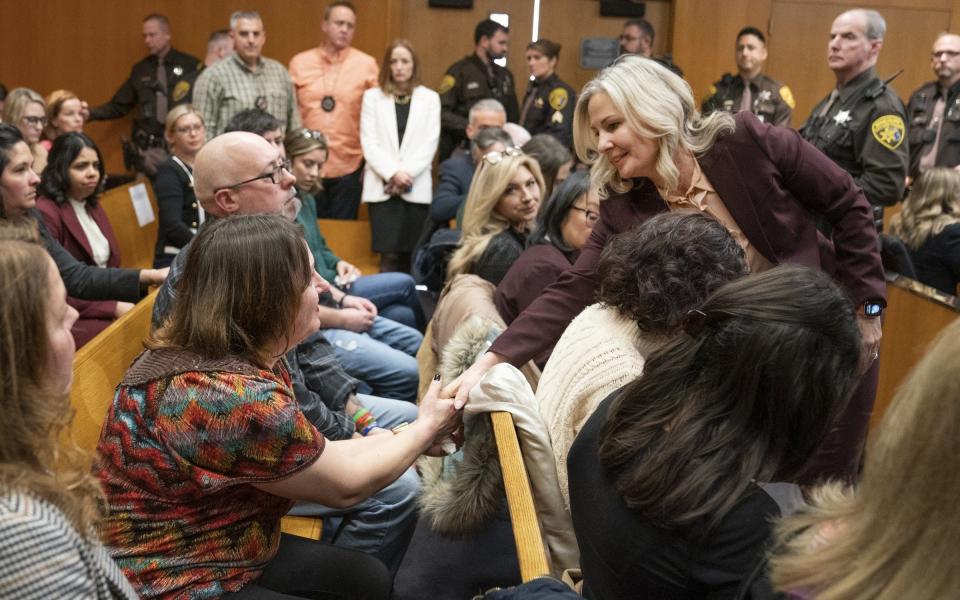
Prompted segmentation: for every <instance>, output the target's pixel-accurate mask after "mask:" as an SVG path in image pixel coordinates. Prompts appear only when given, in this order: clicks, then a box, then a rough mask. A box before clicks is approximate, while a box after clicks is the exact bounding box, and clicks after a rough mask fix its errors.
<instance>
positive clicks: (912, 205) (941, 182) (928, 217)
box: [890, 167, 960, 250]
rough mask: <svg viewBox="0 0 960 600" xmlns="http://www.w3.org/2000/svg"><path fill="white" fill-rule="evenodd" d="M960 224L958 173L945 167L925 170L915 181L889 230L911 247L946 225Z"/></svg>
mask: <svg viewBox="0 0 960 600" xmlns="http://www.w3.org/2000/svg"><path fill="white" fill-rule="evenodd" d="M956 223H960V173H958V172H956V171H954V170H953V169H950V168H947V167H935V168H933V169H930V170H929V171H924V172H923V174H922V175H920V177H918V178H917V180H916V181H915V182H914V184H913V187H912V188H911V190H910V195H909V196H907V199H906V200H904V202H903V206H902V207H901V208H900V212H899V213H897V214H896V215H894V217H893V219H892V220H891V221H890V233H892V234H893V235H895V236H897V237H898V238H900V239H901V240H903V242H904V243H905V244H906V245H907V246H909V247H910V248H912V249H914V250H919V249H920V246H922V245H923V243H924V242H926V241H927V240H928V239H929V238H931V237H933V236H935V235H937V234H938V233H940V232H941V231H943V228H944V227H946V226H947V225H953V224H956Z"/></svg>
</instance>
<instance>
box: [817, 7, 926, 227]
mask: <svg viewBox="0 0 960 600" xmlns="http://www.w3.org/2000/svg"><path fill="white" fill-rule="evenodd" d="M886 29H887V24H886V22H885V21H884V20H883V17H882V16H880V13H878V12H877V11H875V10H863V9H855V10H850V11H847V12H845V13H843V14H841V15H840V16H839V17H837V18H836V19H835V20H834V21H833V25H832V26H831V28H830V43H829V44H828V49H827V62H828V63H829V65H830V69H831V70H832V71H833V73H834V75H835V76H836V79H837V87H836V88H835V89H834V90H833V91H832V92H830V95H829V96H827V97H826V98H824V99H823V100H821V101H820V103H819V104H817V105H816V106H815V107H814V108H813V111H812V112H811V114H810V117H809V118H808V119H807V122H806V123H805V124H804V125H803V127H802V128H801V129H800V133H801V135H803V137H804V138H805V139H806V140H808V141H809V142H811V143H812V144H813V145H814V146H816V147H817V148H819V149H820V150H821V151H823V153H824V154H826V155H827V156H828V157H830V158H831V159H832V160H833V161H834V162H835V163H837V164H838V165H840V167H842V168H843V169H845V170H846V171H847V172H849V173H850V175H852V176H853V179H854V181H856V182H857V184H858V185H859V186H860V187H861V188H862V189H863V193H864V194H865V195H866V196H867V200H869V201H870V203H871V204H873V206H874V222H875V223H876V224H877V226H878V228H879V227H880V226H881V225H882V222H883V207H884V206H891V205H893V204H895V203H896V202H897V201H899V200H900V198H902V197H903V188H904V185H905V182H906V177H907V140H906V137H907V132H906V110H905V109H904V107H903V102H901V101H900V98H899V97H897V93H896V92H895V91H893V88H891V87H890V86H889V85H887V83H886V82H884V81H881V80H880V78H879V77H877V73H876V71H875V70H874V66H875V65H876V64H877V57H878V56H879V55H880V48H881V47H882V46H883V36H884V34H885V33H886Z"/></svg>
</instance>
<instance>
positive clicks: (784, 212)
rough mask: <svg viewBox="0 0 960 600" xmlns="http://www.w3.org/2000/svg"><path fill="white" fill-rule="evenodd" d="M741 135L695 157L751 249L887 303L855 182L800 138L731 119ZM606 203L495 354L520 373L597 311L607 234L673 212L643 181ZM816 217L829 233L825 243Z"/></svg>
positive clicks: (857, 296)
mask: <svg viewBox="0 0 960 600" xmlns="http://www.w3.org/2000/svg"><path fill="white" fill-rule="evenodd" d="M734 120H735V122H736V130H735V131H734V132H733V133H732V134H730V135H727V136H724V137H722V138H721V139H718V140H717V141H716V143H714V145H713V147H712V148H711V149H710V150H708V151H707V152H706V153H705V154H704V155H703V156H700V157H699V158H698V160H699V163H700V167H701V168H702V169H703V172H704V174H705V175H706V176H707V178H708V179H709V180H710V182H711V183H712V184H713V186H714V188H716V190H717V193H718V194H719V195H720V198H721V199H722V200H723V203H724V205H725V206H726V207H727V209H728V210H729V211H730V214H731V215H732V216H733V218H734V220H736V222H737V225H739V226H740V228H741V229H742V230H743V233H744V235H746V236H747V239H748V240H750V244H751V245H752V246H753V247H754V248H756V249H757V251H759V252H760V253H761V254H762V255H763V256H764V257H766V258H767V260H769V261H770V262H771V263H773V264H775V265H776V264H780V263H795V264H800V265H804V266H807V267H811V268H814V269H817V270H820V271H824V272H826V273H828V274H830V275H831V276H832V277H833V278H834V280H836V281H837V282H838V283H839V284H840V285H841V286H842V287H843V288H844V289H845V290H846V292H847V294H848V296H849V297H850V299H851V301H852V302H853V303H854V304H860V303H863V302H864V301H866V300H885V298H886V285H885V283H884V279H883V267H882V266H881V264H880V253H879V250H878V241H877V231H876V228H875V227H874V225H873V212H872V209H871V208H870V204H869V203H868V202H867V199H866V197H864V195H863V192H862V191H861V190H860V188H859V187H857V185H856V184H855V183H854V181H853V178H851V177H850V175H849V174H848V173H847V172H846V171H844V170H842V169H841V168H840V167H838V166H837V165H836V164H835V163H834V162H833V161H831V160H830V159H829V158H827V157H826V156H825V155H824V154H823V153H821V152H820V151H819V150H817V149H816V148H815V147H814V146H812V145H810V144H809V143H808V142H806V141H804V140H803V138H801V137H800V134H798V133H797V132H796V131H794V130H792V129H786V128H783V127H773V126H771V125H767V124H764V123H761V122H760V121H759V120H758V119H757V118H756V117H755V116H754V115H753V114H752V113H749V112H739V113H737V114H736V115H735V116H734ZM634 183H635V185H634V187H633V189H631V190H630V191H629V192H627V193H625V194H619V195H616V196H611V197H610V198H608V199H606V200H604V201H603V202H601V203H600V221H598V222H597V224H596V225H595V226H594V228H593V233H592V234H591V236H590V239H589V240H588V241H587V244H586V245H585V246H584V248H583V249H582V250H581V251H580V257H579V258H578V259H577V262H576V263H574V265H573V267H571V268H570V269H568V270H567V271H566V272H564V274H563V275H561V276H560V278H559V279H558V280H557V282H556V283H554V284H553V285H551V286H550V287H548V288H547V289H546V290H545V291H544V293H543V294H542V295H541V296H540V297H539V298H538V299H537V300H536V301H535V302H534V303H533V304H531V305H530V306H529V307H527V309H526V310H525V311H523V313H521V314H520V316H518V317H517V318H516V320H514V321H513V323H512V324H511V325H510V326H509V327H508V328H507V330H506V331H504V332H503V333H502V334H501V335H500V337H498V338H497V340H496V341H495V342H494V344H493V346H492V347H491V348H490V350H491V351H492V352H496V353H497V354H499V355H501V356H503V357H505V358H506V359H507V360H508V361H509V362H510V363H511V364H513V365H520V364H523V363H525V362H526V361H528V360H530V359H531V358H533V357H534V356H536V355H537V354H539V353H540V352H542V351H543V350H544V349H545V348H547V347H549V346H550V345H551V344H554V343H555V342H556V341H557V340H558V339H559V338H560V335H562V334H563V330H564V329H565V328H566V326H567V325H568V324H569V323H570V321H571V320H572V319H573V318H574V317H575V316H577V315H578V314H579V313H580V311H581V310H583V309H584V307H586V306H587V305H589V304H590V303H591V302H593V299H594V292H595V289H596V285H597V282H596V280H595V270H596V269H595V268H596V265H597V262H598V261H599V259H600V252H601V251H602V250H603V247H604V246H605V245H606V243H607V239H608V238H609V237H610V236H611V235H615V234H618V233H621V232H623V231H626V230H628V229H630V228H632V227H634V226H636V225H637V224H639V223H643V222H644V221H646V220H647V219H649V218H650V217H652V216H654V215H656V214H657V213H660V212H663V211H665V210H667V205H666V203H665V202H664V201H663V199H662V198H661V197H660V194H659V193H658V192H657V189H656V187H655V186H654V185H653V183H652V182H651V181H650V180H649V179H647V178H641V179H638V180H636V181H635V182H634ZM818 218H822V219H823V220H824V221H825V222H826V223H828V224H829V225H830V226H831V227H832V233H831V234H830V236H829V237H827V236H826V235H824V234H823V233H821V232H820V231H819V230H818V229H817V221H818Z"/></svg>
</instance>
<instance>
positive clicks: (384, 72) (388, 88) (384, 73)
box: [378, 39, 420, 96]
mask: <svg viewBox="0 0 960 600" xmlns="http://www.w3.org/2000/svg"><path fill="white" fill-rule="evenodd" d="M394 48H406V49H407V51H408V52H409V53H410V58H412V59H413V73H411V74H410V83H408V84H407V85H408V86H409V89H407V94H412V93H413V90H414V89H416V87H417V86H418V85H420V59H419V58H417V53H416V52H414V51H413V44H411V43H410V40H404V39H399V40H393V43H392V44H390V45H389V46H387V51H386V52H384V53H383V62H382V63H380V76H379V79H378V83H379V84H380V89H381V90H383V93H384V94H386V95H388V96H395V95H397V89H396V85H395V84H394V83H393V77H392V76H391V73H390V57H391V55H392V54H393V49H394Z"/></svg>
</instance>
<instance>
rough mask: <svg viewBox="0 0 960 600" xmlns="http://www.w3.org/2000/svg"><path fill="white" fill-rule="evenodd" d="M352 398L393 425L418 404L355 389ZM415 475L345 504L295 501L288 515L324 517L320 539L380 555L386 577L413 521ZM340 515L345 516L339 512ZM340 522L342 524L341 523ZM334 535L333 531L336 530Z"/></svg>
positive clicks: (410, 417) (412, 415) (413, 414)
mask: <svg viewBox="0 0 960 600" xmlns="http://www.w3.org/2000/svg"><path fill="white" fill-rule="evenodd" d="M357 399H358V400H360V403H361V404H363V405H364V406H365V407H367V408H368V409H370V412H372V413H373V414H374V416H375V417H376V418H377V424H378V425H379V426H380V427H383V428H384V429H392V428H394V427H396V426H397V425H400V424H401V423H413V422H414V421H415V420H416V419H417V407H416V405H414V404H411V403H409V402H402V401H399V400H390V399H388V398H378V397H376V396H368V395H366V394H357ZM419 496H420V477H419V476H418V475H417V472H416V471H415V470H414V469H413V468H410V469H407V470H406V472H404V474H403V475H401V476H400V478H399V479H397V480H396V481H394V482H393V483H391V484H390V485H388V486H387V487H385V488H383V489H382V490H380V491H379V492H377V493H376V494H374V495H373V496H371V497H369V498H367V499H366V500H364V501H363V502H359V503H357V504H355V505H353V506H351V507H350V508H330V507H328V506H321V505H319V504H309V503H303V502H301V503H298V504H297V505H296V506H294V507H293V509H292V510H291V511H290V514H291V515H301V516H310V517H322V518H323V541H325V542H333V543H334V544H335V545H337V546H342V547H344V548H351V549H353V550H360V551H361V552H365V553H367V554H370V555H372V556H375V557H377V558H379V559H380V560H381V561H382V562H383V564H385V565H386V566H387V569H389V571H390V575H391V577H392V576H393V575H395V574H396V572H397V569H398V568H400V563H401V562H402V561H403V555H404V553H406V551H407V546H408V545H409V543H410V538H411V537H412V536H413V530H414V528H415V527H416V524H417V498H419ZM344 517H345V518H344ZM341 524H342V527H341ZM338 530H339V535H337V538H336V540H334V539H333V536H334V535H335V534H337V533H338Z"/></svg>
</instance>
